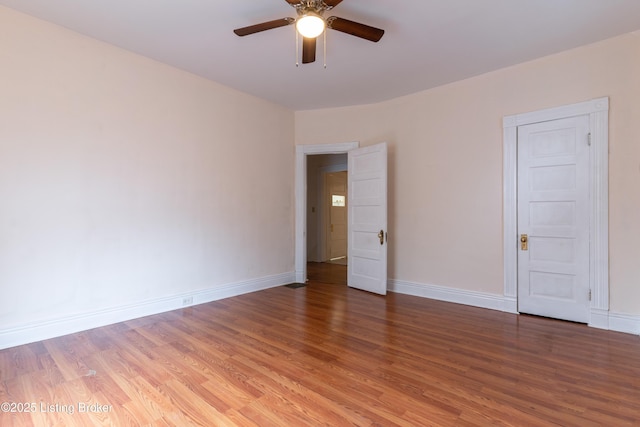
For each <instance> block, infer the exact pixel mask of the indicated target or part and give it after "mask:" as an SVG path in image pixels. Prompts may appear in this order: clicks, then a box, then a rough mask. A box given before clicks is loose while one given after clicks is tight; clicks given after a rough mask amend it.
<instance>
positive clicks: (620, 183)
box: [295, 33, 640, 314]
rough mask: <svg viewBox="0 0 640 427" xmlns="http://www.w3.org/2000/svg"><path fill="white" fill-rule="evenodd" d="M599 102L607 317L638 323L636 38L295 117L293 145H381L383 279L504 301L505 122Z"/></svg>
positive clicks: (639, 87)
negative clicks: (384, 170) (605, 133)
mask: <svg viewBox="0 0 640 427" xmlns="http://www.w3.org/2000/svg"><path fill="white" fill-rule="evenodd" d="M371 90H375V88H372V89H371ZM603 96H609V97H610V203H609V205H610V258H611V260H610V267H611V268H610V289H611V295H610V296H611V299H610V304H611V310H612V311H613V312H617V313H629V314H640V286H638V284H639V283H640V262H639V260H640V246H639V245H637V244H636V242H638V241H640V220H639V219H638V218H640V215H639V213H640V191H639V190H638V189H639V188H640V140H639V139H640V137H639V135H640V33H634V34H628V35H624V36H621V37H617V38H614V39H610V40H606V41H603V42H600V43H596V44H593V45H589V46H586V47H582V48H578V49H575V50H571V51H567V52H564V53H561V54H557V55H553V56H549V57H545V58H542V59H539V60H536V61H532V62H528V63H524V64H520V65H517V66H514V67H510V68H506V69H502V70H499V71H496V72H492V73H488V74H485V75H482V76H479V77H475V78H471V79H468V80H464V81H460V82H457V83H453V84H450V85H446V86H442V87H439V88H436V89H433V90H428V91H425V92H421V93H417V94H414V95H410V96H407V97H403V98H399V99H395V100H392V101H388V102H383V103H380V104H375V105H366V106H356V107H349V108H338V109H325V110H315V111H300V112H297V113H296V121H295V123H296V143H297V144H322V143H337V142H344V141H354V140H357V141H361V143H362V144H363V145H369V144H373V143H376V142H379V141H388V142H389V143H390V147H389V148H390V162H389V185H390V190H389V200H390V211H389V219H390V222H389V236H390V237H389V242H390V246H389V256H390V265H389V277H391V278H393V279H397V280H404V281H409V282H414V283H422V284H427V285H438V286H446V287H451V288H457V289H464V290H472V291H479V292H486V293H493V294H502V292H503V253H502V227H503V225H502V118H503V116H505V115H512V114H518V113H524V112H529V111H535V110H539V109H544V108H550V107H555V106H560V105H564V104H571V103H576V102H581V101H586V100H590V99H593V98H598V97H603ZM327 123H330V125H327Z"/></svg>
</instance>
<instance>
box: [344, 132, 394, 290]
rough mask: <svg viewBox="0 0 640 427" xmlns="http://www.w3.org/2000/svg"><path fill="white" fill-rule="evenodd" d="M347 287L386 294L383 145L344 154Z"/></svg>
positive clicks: (384, 166) (384, 159)
mask: <svg viewBox="0 0 640 427" xmlns="http://www.w3.org/2000/svg"><path fill="white" fill-rule="evenodd" d="M348 162H349V164H348V184H347V188H348V206H349V218H348V220H349V226H348V229H349V241H348V248H349V255H348V266H347V284H348V285H349V286H350V287H353V288H358V289H362V290H365V291H369V292H374V293H377V294H381V295H385V294H386V293H387V144H386V143H381V144H377V145H373V146H370V147H364V148H358V149H355V150H351V151H349V153H348Z"/></svg>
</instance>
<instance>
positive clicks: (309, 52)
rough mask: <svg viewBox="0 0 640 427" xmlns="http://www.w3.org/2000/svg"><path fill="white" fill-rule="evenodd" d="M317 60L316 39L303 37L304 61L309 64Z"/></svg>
mask: <svg viewBox="0 0 640 427" xmlns="http://www.w3.org/2000/svg"><path fill="white" fill-rule="evenodd" d="M315 60H316V39H315V38H314V39H310V38H307V37H303V38H302V63H303V64H309V63H311V62H315Z"/></svg>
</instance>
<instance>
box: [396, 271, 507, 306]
mask: <svg viewBox="0 0 640 427" xmlns="http://www.w3.org/2000/svg"><path fill="white" fill-rule="evenodd" d="M387 284H388V290H389V291H390V292H397V293H399V294H407V295H413V296H417V297H423V298H429V299H435V300H439V301H447V302H453V303H456V304H464V305H471V306H473V307H480V308H488V309H491V310H498V311H506V312H510V313H511V312H515V311H513V309H514V307H512V305H513V303H512V301H511V300H510V299H509V298H505V297H504V296H502V295H494V294H487V293H483V292H476V291H467V290H464V289H455V288H447V287H444V286H435V285H424V284H421V283H412V282H406V281H404V280H391V279H389V280H388V282H387Z"/></svg>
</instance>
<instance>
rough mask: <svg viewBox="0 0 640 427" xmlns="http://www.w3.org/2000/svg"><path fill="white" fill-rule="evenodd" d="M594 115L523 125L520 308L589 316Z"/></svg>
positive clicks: (539, 312)
mask: <svg viewBox="0 0 640 427" xmlns="http://www.w3.org/2000/svg"><path fill="white" fill-rule="evenodd" d="M588 167H589V117H588V116H579V117H572V118H568V119H561V120H554V121H549V122H543V123H536V124H531V125H526V126H520V127H518V237H519V239H520V241H518V242H517V244H518V247H519V251H518V310H519V311H520V312H522V313H529V314H535V315H540V316H546V317H553V318H558V319H564V320H571V321H575V322H583V323H586V322H588V321H589V205H588V203H589V182H588V179H589V173H588Z"/></svg>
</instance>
